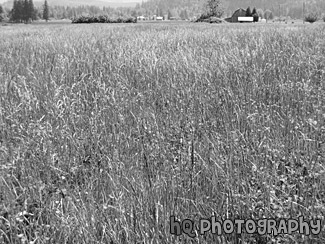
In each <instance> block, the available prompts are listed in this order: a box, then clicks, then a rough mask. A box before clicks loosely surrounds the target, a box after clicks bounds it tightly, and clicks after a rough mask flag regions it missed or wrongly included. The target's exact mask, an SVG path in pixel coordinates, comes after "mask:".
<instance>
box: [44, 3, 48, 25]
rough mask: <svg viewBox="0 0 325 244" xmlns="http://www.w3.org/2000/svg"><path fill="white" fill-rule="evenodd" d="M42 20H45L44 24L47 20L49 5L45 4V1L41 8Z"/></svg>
mask: <svg viewBox="0 0 325 244" xmlns="http://www.w3.org/2000/svg"><path fill="white" fill-rule="evenodd" d="M43 19H45V20H46V22H47V21H48V20H49V5H48V4H47V0H45V2H44V6H43Z"/></svg>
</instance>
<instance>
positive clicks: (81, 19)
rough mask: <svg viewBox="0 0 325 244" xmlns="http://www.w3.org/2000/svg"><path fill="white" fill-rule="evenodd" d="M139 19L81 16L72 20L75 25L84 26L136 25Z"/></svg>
mask: <svg viewBox="0 0 325 244" xmlns="http://www.w3.org/2000/svg"><path fill="white" fill-rule="evenodd" d="M136 22H137V19H136V18H132V17H128V18H121V17H119V18H109V17H108V16H106V15H100V16H79V17H76V18H74V19H72V23H73V24H84V23H136Z"/></svg>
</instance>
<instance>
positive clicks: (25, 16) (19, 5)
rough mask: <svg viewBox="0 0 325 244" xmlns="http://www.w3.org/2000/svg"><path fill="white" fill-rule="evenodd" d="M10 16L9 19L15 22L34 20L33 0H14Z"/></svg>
mask: <svg viewBox="0 0 325 244" xmlns="http://www.w3.org/2000/svg"><path fill="white" fill-rule="evenodd" d="M10 16H11V17H10V20H11V21H15V22H25V23H28V22H29V21H30V20H36V9H35V8H34V4H33V0H14V2H13V7H12V10H11V12H10Z"/></svg>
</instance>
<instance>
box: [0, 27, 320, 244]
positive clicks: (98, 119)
mask: <svg viewBox="0 0 325 244" xmlns="http://www.w3.org/2000/svg"><path fill="white" fill-rule="evenodd" d="M324 215H325V25H323V24H322V23H318V24H314V25H310V24H305V25H302V24H300V25H284V24H282V25H281V24H267V25H262V24H221V25H210V24H206V23H198V24H194V23H180V24H175V23H170V24H168V23H167V24H165V23H160V24H154V23H148V24H146V23H137V24H114V25H107V24H91V25H60V24H57V25H53V24H52V25H46V24H44V25H13V26H0V243H4V244H5V243H6V244H7V243H10V244H16V243H22V244H46V243H51V244H52V243H53V244H54V243H58V244H61V243H62V244H65V243H66V244H70V243H76V244H78V243H84V244H92V243H100V244H106V243H108V244H128V243H132V244H151V243H157V244H160V243H162V244H169V243H175V244H176V243H198V244H201V243H202V244H203V243H220V244H224V243H231V244H233V243H236V244H240V243H242V244H248V243H259V244H268V243H292V244H295V243H310V244H314V243H325V221H324ZM171 216H175V218H176V219H177V220H178V221H180V223H181V221H182V220H185V219H191V220H193V221H194V223H195V224H196V223H198V222H199V220H200V219H207V218H210V217H212V216H215V217H216V218H217V219H220V220H225V219H238V218H240V219H253V220H256V221H257V220H259V219H263V218H272V219H275V220H280V219H288V218H294V219H298V218H299V217H303V218H304V219H306V221H307V220H308V221H309V220H310V219H311V218H312V219H318V220H320V221H321V224H322V225H321V230H320V232H319V233H318V234H317V235H316V234H313V233H310V234H309V235H307V234H303V233H302V234H301V233H299V232H294V233H292V234H283V233H278V235H274V233H266V234H265V235H259V234H257V233H245V232H243V233H235V232H234V233H232V234H222V235H218V234H212V233H211V232H207V233H205V234H204V235H200V233H198V229H197V228H196V227H197V226H196V225H195V228H194V229H193V233H194V234H195V237H194V238H192V237H190V236H189V235H187V234H184V233H183V234H181V235H180V236H176V235H173V234H172V233H170V232H171V228H170V227H171V225H170V221H171V218H170V217H171Z"/></svg>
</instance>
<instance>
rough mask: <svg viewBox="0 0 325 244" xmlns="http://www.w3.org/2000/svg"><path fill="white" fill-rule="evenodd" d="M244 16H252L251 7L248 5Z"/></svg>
mask: <svg viewBox="0 0 325 244" xmlns="http://www.w3.org/2000/svg"><path fill="white" fill-rule="evenodd" d="M246 16H249V17H251V16H252V11H251V8H250V7H248V8H247V9H246Z"/></svg>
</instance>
